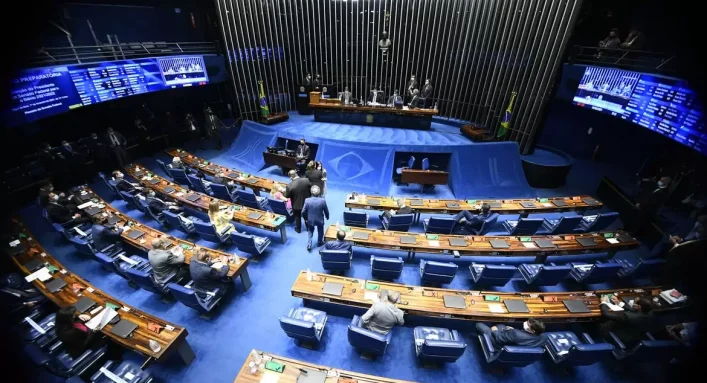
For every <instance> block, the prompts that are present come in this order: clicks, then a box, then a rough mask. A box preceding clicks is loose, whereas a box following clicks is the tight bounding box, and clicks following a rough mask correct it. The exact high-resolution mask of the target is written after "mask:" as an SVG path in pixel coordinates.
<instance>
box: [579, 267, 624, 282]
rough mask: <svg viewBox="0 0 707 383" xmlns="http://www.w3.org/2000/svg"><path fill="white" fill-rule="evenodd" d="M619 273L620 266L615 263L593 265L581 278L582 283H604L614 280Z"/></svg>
mask: <svg viewBox="0 0 707 383" xmlns="http://www.w3.org/2000/svg"><path fill="white" fill-rule="evenodd" d="M619 271H621V264H619V263H616V262H606V263H595V264H594V267H592V268H591V270H589V271H588V272H587V275H585V276H584V278H582V282H584V283H598V282H606V281H608V280H610V279H612V278H615V277H616V276H617V274H618V273H619Z"/></svg>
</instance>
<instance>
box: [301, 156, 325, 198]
mask: <svg viewBox="0 0 707 383" xmlns="http://www.w3.org/2000/svg"><path fill="white" fill-rule="evenodd" d="M304 175H305V177H307V179H308V180H309V183H310V184H312V186H315V185H316V186H318V187H319V191H320V192H321V190H322V189H323V188H324V181H322V178H323V177H324V174H322V171H321V169H317V164H316V163H315V162H314V161H309V164H307V171H306V172H305V173H304Z"/></svg>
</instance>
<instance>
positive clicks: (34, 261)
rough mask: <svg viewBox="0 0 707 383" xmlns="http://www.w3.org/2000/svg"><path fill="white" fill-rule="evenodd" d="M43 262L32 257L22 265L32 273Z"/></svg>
mask: <svg viewBox="0 0 707 383" xmlns="http://www.w3.org/2000/svg"><path fill="white" fill-rule="evenodd" d="M43 265H44V263H42V261H40V260H39V259H32V260H31V261H29V262H27V263H25V264H24V265H22V266H24V267H25V268H26V269H27V270H29V272H30V273H33V272H35V271H37V269H39V268H40V267H42V266H43Z"/></svg>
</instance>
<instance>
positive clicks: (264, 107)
mask: <svg viewBox="0 0 707 383" xmlns="http://www.w3.org/2000/svg"><path fill="white" fill-rule="evenodd" d="M258 85H260V113H262V114H263V117H267V116H269V115H270V108H268V99H267V98H265V90H264V89H263V82H262V81H258Z"/></svg>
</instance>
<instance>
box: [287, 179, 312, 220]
mask: <svg viewBox="0 0 707 383" xmlns="http://www.w3.org/2000/svg"><path fill="white" fill-rule="evenodd" d="M288 175H289V176H290V179H291V180H292V182H290V183H289V184H288V185H287V187H286V188H285V197H286V198H289V199H290V201H292V215H293V216H294V218H295V231H296V232H298V233H301V232H302V208H303V207H304V201H305V200H306V199H307V198H308V197H309V195H310V192H311V191H310V188H311V187H312V185H311V184H310V183H309V180H308V179H306V178H300V177H299V176H298V175H297V171H295V170H290V172H289V173H288Z"/></svg>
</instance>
